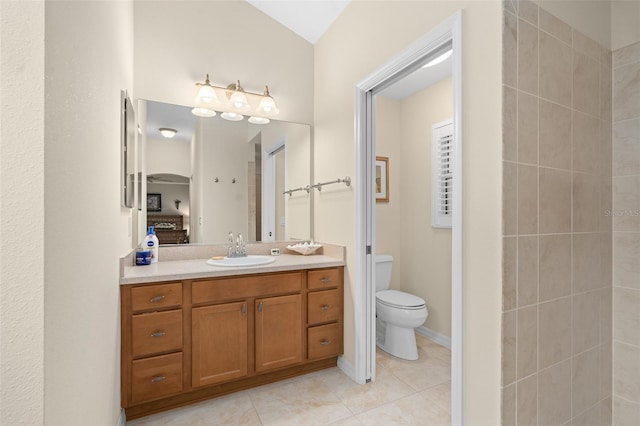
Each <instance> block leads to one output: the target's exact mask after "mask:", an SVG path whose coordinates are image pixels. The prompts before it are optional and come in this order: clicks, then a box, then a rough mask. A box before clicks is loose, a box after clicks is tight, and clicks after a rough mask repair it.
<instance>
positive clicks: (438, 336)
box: [416, 325, 451, 350]
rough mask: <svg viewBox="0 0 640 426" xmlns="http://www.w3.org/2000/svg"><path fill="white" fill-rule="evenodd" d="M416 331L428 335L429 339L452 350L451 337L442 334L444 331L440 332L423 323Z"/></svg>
mask: <svg viewBox="0 0 640 426" xmlns="http://www.w3.org/2000/svg"><path fill="white" fill-rule="evenodd" d="M416 333H418V334H420V335H421V336H424V337H426V338H427V339H429V340H431V341H432V342H435V343H437V344H439V345H442V346H444V347H445V348H447V349H449V350H451V337H449V336H447V335H445V334H442V333H438V332H437V331H435V330H432V329H430V328H427V327H425V326H423V325H421V326H420V327H418V328H416Z"/></svg>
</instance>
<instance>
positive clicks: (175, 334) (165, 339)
mask: <svg viewBox="0 0 640 426" xmlns="http://www.w3.org/2000/svg"><path fill="white" fill-rule="evenodd" d="M131 329H132V333H131V334H132V340H133V342H132V352H133V353H132V355H133V357H134V358H136V357H140V356H145V355H151V354H157V353H160V352H166V351H171V350H174V349H182V309H178V310H175V311H165V312H153V313H149V314H138V315H134V316H133V318H132V321H131Z"/></svg>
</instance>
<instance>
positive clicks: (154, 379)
mask: <svg viewBox="0 0 640 426" xmlns="http://www.w3.org/2000/svg"><path fill="white" fill-rule="evenodd" d="M166 379H167V378H166V377H165V376H153V377H152V378H151V383H160V382H162V381H164V380H166Z"/></svg>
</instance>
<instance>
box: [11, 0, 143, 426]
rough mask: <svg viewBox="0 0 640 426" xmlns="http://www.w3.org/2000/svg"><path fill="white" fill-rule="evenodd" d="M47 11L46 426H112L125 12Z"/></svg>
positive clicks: (98, 7)
mask: <svg viewBox="0 0 640 426" xmlns="http://www.w3.org/2000/svg"><path fill="white" fill-rule="evenodd" d="M45 12H46V15H45V35H46V38H45V40H46V46H45V47H46V56H45V66H46V70H45V71H46V77H47V79H46V83H45V89H46V90H45V95H46V97H45V108H46V109H45V127H44V131H45V132H44V133H45V134H44V136H45V159H46V163H45V165H44V172H45V197H44V202H45V209H44V215H45V223H46V229H45V240H44V265H45V279H46V286H45V292H44V297H45V317H44V327H45V328H44V330H45V364H44V366H45V386H44V396H45V418H44V421H45V424H52V425H54V424H65V425H73V424H77V425H86V424H95V425H114V424H116V423H117V421H118V415H119V407H120V391H119V386H120V380H119V371H118V365H119V355H120V334H119V329H120V328H119V324H120V317H119V306H120V302H119V288H118V276H119V274H118V271H119V268H118V266H119V265H118V257H119V256H120V255H122V254H123V253H124V252H125V251H126V250H127V249H128V248H129V247H130V237H129V236H128V235H127V229H128V223H127V222H128V219H129V214H130V211H129V209H121V208H120V207H119V206H120V202H119V199H120V194H119V186H118V185H117V182H119V181H120V147H119V144H120V108H119V103H120V90H121V89H129V92H130V91H131V87H132V86H133V84H132V77H133V49H132V42H133V6H132V3H131V2H76V1H69V2H47V5H46V9H45ZM96 206H101V207H100V208H96ZM31 325H32V326H33V327H35V328H36V329H38V328H39V327H42V323H41V322H39V321H38V322H36V323H33V324H31ZM28 327H30V325H29V323H27V324H25V325H24V326H23V327H22V328H23V329H27V328H28Z"/></svg>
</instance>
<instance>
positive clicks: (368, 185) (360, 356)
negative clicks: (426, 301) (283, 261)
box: [354, 11, 463, 424]
mask: <svg viewBox="0 0 640 426" xmlns="http://www.w3.org/2000/svg"><path fill="white" fill-rule="evenodd" d="M445 50H452V54H451V86H452V95H453V100H452V114H451V120H452V122H453V139H454V141H455V143H454V144H453V149H452V151H451V157H450V158H451V172H452V176H451V180H450V182H451V188H452V191H451V193H450V194H449V197H450V198H449V200H450V202H451V204H450V205H451V337H450V339H451V340H450V342H451V423H452V424H462V423H463V419H462V111H461V108H462V90H461V78H462V63H461V62H462V13H461V11H458V12H457V13H456V14H454V15H453V16H451V17H450V18H449V19H447V20H445V21H444V22H442V23H441V24H440V25H439V26H437V27H436V28H435V29H433V30H432V31H431V32H429V33H428V34H426V35H425V36H423V37H422V38H421V39H419V40H417V41H416V42H415V43H414V44H412V45H411V46H409V48H408V49H406V50H405V51H404V52H402V53H401V54H400V55H399V56H397V57H396V58H394V59H393V60H391V61H390V62H389V63H387V64H385V65H384V66H383V67H381V68H380V69H379V70H377V71H376V72H374V73H373V74H372V75H370V76H369V77H368V78H366V79H365V80H363V81H362V82H361V83H360V84H358V85H357V87H356V175H357V176H358V179H357V181H356V185H355V193H356V221H355V223H356V236H355V241H356V245H355V254H354V255H355V259H356V270H355V277H356V288H355V295H354V297H355V331H356V347H355V349H356V351H355V352H356V354H355V355H356V356H355V366H354V369H355V380H356V381H357V382H358V383H366V382H368V381H371V380H375V375H376V366H375V360H376V326H375V325H376V322H375V320H376V316H375V308H376V296H375V293H376V291H375V290H376V289H375V265H376V264H375V255H376V249H377V247H376V231H375V224H376V210H375V206H376V192H375V188H376V187H375V184H376V125H375V123H376V99H375V97H376V95H377V94H379V93H381V92H382V90H384V89H385V88H388V87H390V86H391V85H393V84H394V83H396V82H398V81H400V80H402V79H404V78H405V77H406V76H408V75H410V74H412V73H414V71H416V70H418V69H420V68H421V67H422V66H424V65H425V64H427V63H428V62H430V61H431V60H433V59H435V58H437V57H440V56H441V55H442V53H443V52H444V51H445ZM386 195H387V196H388V195H389V194H386ZM424 220H425V222H428V221H429V216H428V213H426V212H425V214H424Z"/></svg>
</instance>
